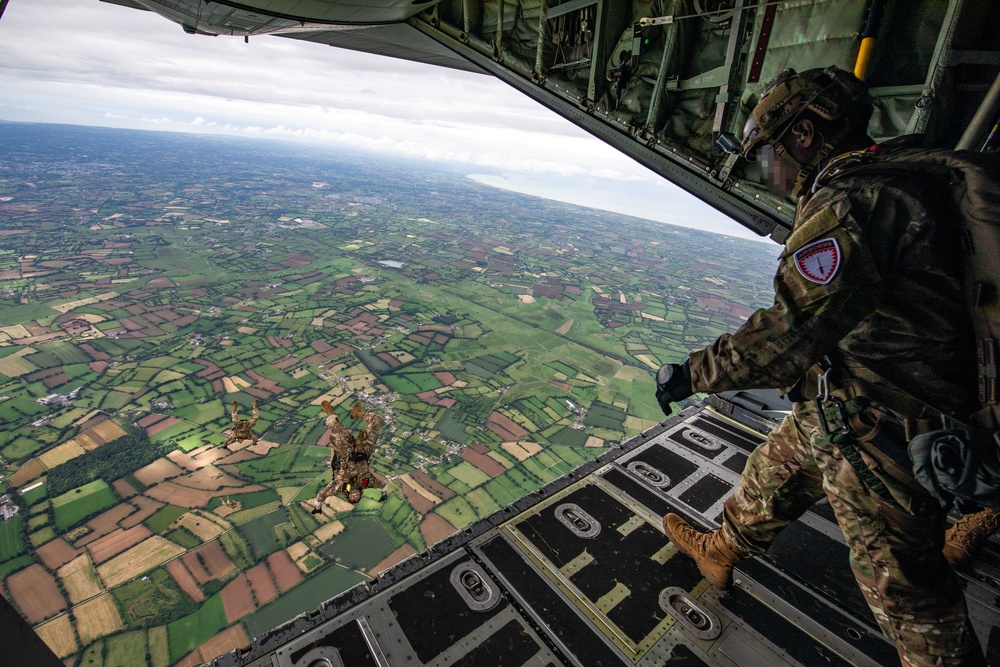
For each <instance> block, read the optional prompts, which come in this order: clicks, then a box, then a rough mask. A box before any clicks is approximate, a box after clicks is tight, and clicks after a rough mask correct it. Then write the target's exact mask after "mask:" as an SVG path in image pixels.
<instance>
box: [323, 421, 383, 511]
mask: <svg viewBox="0 0 1000 667" xmlns="http://www.w3.org/2000/svg"><path fill="white" fill-rule="evenodd" d="M361 419H363V420H364V421H366V422H367V423H368V427H367V428H366V429H364V430H363V431H361V432H360V433H358V437H357V438H355V437H354V436H353V435H351V432H350V431H348V430H347V428H346V427H344V425H343V424H341V423H340V420H339V419H337V416H336V415H330V416H329V417H327V418H326V425H327V426H328V427H329V428H330V445H331V446H332V447H333V449H334V454H333V458H332V459H331V461H330V466H331V467H332V468H333V479H332V480H331V482H330V483H329V484H327V485H326V487H325V488H323V490H321V491H320V492H319V494H318V495H317V496H316V502H317V503H322V502H323V501H324V500H326V499H327V498H329V497H330V496H334V495H337V494H338V493H340V491H341V490H342V489H343V488H344V486H345V485H347V484H350V485H351V488H354V489H362V490H363V489H385V481H383V480H382V479H381V478H380V477H378V475H376V474H375V473H373V472H372V471H371V468H370V467H369V462H370V460H371V455H372V453H373V452H374V451H375V443H376V442H378V436H379V434H380V433H381V432H382V424H383V420H382V418H381V417H380V416H378V415H376V414H374V413H371V412H365V413H362V415H361Z"/></svg>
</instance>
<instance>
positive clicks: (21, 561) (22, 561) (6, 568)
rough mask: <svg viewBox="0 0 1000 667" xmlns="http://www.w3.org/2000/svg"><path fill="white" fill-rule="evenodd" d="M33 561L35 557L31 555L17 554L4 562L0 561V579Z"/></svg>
mask: <svg viewBox="0 0 1000 667" xmlns="http://www.w3.org/2000/svg"><path fill="white" fill-rule="evenodd" d="M34 562H35V559H34V558H32V557H31V556H19V557H17V558H15V559H13V560H9V561H7V562H5V563H0V579H3V578H5V577H7V576H9V575H11V574H14V573H15V572H17V571H18V570H23V569H24V568H26V567H28V566H29V565H31V564H32V563H34Z"/></svg>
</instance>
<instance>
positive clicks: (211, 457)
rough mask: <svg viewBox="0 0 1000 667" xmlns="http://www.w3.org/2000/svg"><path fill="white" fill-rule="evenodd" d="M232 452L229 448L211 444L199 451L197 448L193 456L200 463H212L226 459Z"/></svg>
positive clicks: (192, 453)
mask: <svg viewBox="0 0 1000 667" xmlns="http://www.w3.org/2000/svg"><path fill="white" fill-rule="evenodd" d="M229 454H230V452H229V450H228V449H223V448H221V447H216V446H214V445H209V447H208V448H207V449H205V450H204V451H198V450H197V449H196V450H195V451H193V452H191V456H192V458H194V460H195V461H197V462H198V464H199V465H211V464H213V463H215V462H216V461H218V460H219V459H224V458H226V457H227V456H229Z"/></svg>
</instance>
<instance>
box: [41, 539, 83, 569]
mask: <svg viewBox="0 0 1000 667" xmlns="http://www.w3.org/2000/svg"><path fill="white" fill-rule="evenodd" d="M80 552H81V550H80V549H74V548H73V547H71V546H70V545H69V544H68V543H67V542H66V540H64V539H63V538H61V537H57V538H56V539H54V540H51V541H49V542H46V543H45V544H43V545H42V546H40V547H38V548H37V549H35V553H36V554H38V557H39V558H41V559H42V562H43V563H45V567H47V568H49V569H50V570H57V569H59V568H60V567H62V566H63V565H65V564H66V563H68V562H70V561H71V560H73V559H74V558H76V557H77V556H79V555H80Z"/></svg>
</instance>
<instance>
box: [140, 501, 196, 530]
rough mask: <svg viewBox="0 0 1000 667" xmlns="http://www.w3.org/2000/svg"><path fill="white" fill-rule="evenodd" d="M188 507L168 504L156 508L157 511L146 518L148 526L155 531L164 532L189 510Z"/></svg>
mask: <svg viewBox="0 0 1000 667" xmlns="http://www.w3.org/2000/svg"><path fill="white" fill-rule="evenodd" d="M187 511H188V510H187V508H186V507H177V506H176V505H166V506H164V507H161V508H160V509H158V510H156V512H155V513H154V514H153V515H152V516H150V517H149V518H148V519H146V520H145V521H144V522H143V523H145V525H146V527H147V528H149V529H150V530H151V531H153V532H154V533H162V532H163V531H165V530H166V529H167V528H169V527H170V525H171V524H172V523H173V522H174V521H176V520H177V519H178V518H180V516H181V515H182V514H184V513H185V512H187Z"/></svg>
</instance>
